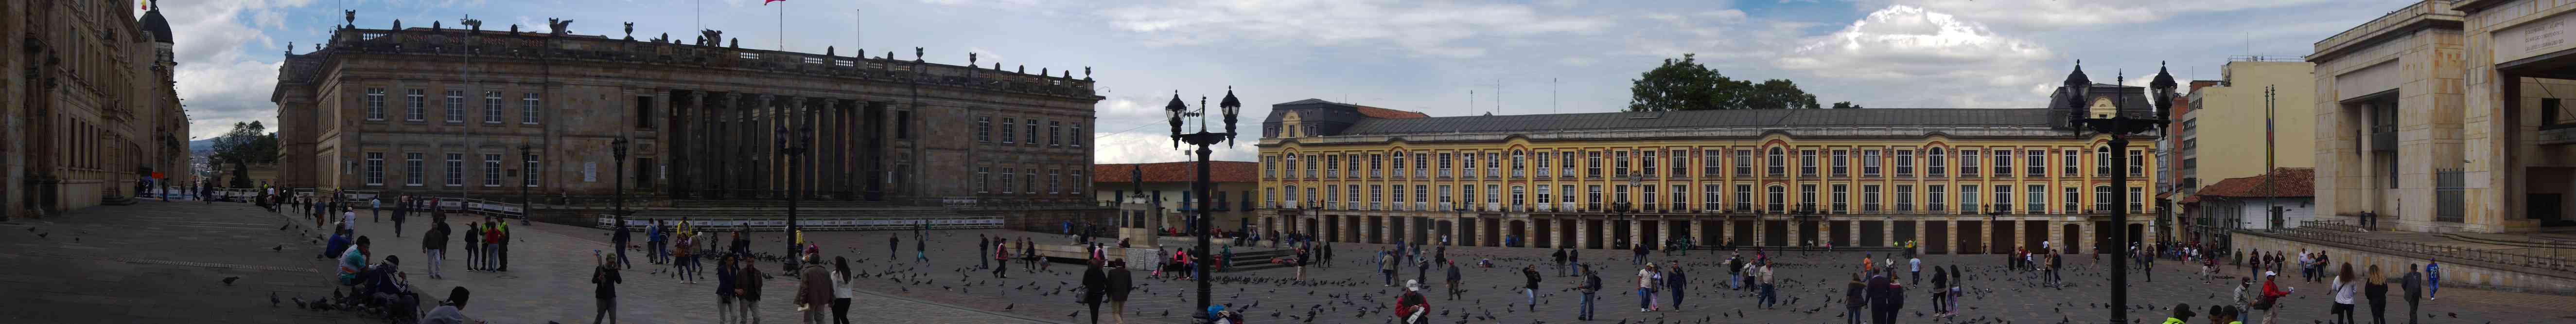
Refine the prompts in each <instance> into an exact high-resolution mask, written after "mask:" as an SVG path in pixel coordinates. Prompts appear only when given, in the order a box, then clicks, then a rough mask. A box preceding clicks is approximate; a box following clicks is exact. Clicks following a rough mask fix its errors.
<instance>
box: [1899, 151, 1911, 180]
mask: <svg viewBox="0 0 2576 324" xmlns="http://www.w3.org/2000/svg"><path fill="white" fill-rule="evenodd" d="M1896 176H1897V177H1913V176H1914V150H1910V149H1897V150H1896Z"/></svg>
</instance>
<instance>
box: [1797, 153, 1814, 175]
mask: <svg viewBox="0 0 2576 324" xmlns="http://www.w3.org/2000/svg"><path fill="white" fill-rule="evenodd" d="M1798 176H1801V177H1810V178H1813V177H1815V176H1816V150H1798Z"/></svg>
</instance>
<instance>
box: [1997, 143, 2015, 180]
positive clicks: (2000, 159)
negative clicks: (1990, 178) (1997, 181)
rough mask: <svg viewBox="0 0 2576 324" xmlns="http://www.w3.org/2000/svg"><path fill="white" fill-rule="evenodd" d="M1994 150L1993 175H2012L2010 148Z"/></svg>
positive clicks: (2011, 153)
mask: <svg viewBox="0 0 2576 324" xmlns="http://www.w3.org/2000/svg"><path fill="white" fill-rule="evenodd" d="M1994 152H1995V176H1997V177H2010V176H2012V175H2013V167H2012V164H2013V151H2012V149H2009V148H2006V149H1996V150H1995V151H1994Z"/></svg>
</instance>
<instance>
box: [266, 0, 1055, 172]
mask: <svg viewBox="0 0 2576 324" xmlns="http://www.w3.org/2000/svg"><path fill="white" fill-rule="evenodd" d="M350 20H352V21H354V20H355V19H354V18H351V19H350ZM558 24H559V25H557V26H554V28H550V30H552V31H551V32H523V31H518V29H520V27H518V26H511V27H509V28H508V29H509V31H499V30H469V29H478V28H471V27H465V26H441V25H436V24H432V25H429V26H420V25H414V26H411V27H404V26H403V25H402V22H400V21H395V22H393V23H392V25H393V27H391V28H384V29H371V28H357V27H349V26H342V27H339V28H335V29H334V30H333V31H332V32H331V37H330V41H329V43H327V44H321V45H316V47H318V49H316V48H302V49H301V50H308V51H309V52H304V53H293V52H290V53H287V54H286V63H285V64H284V66H283V67H281V68H280V69H279V71H278V85H277V88H276V91H275V93H274V94H273V96H272V100H273V101H275V102H276V103H277V105H278V108H279V109H278V119H279V121H280V122H279V124H280V125H279V131H280V137H281V139H282V141H283V142H284V143H283V146H284V148H283V153H282V155H283V157H282V158H281V159H280V161H282V163H283V164H285V166H284V168H283V169H284V170H287V171H288V172H286V174H284V175H281V179H280V181H281V182H283V183H284V185H285V186H288V187H310V188H321V189H346V190H373V191H379V192H383V193H386V194H412V195H441V196H456V195H474V196H476V197H477V198H485V197H484V195H491V196H490V197H489V198H492V199H497V200H504V201H514V200H516V199H517V198H516V195H517V194H518V193H519V192H520V190H523V188H524V189H525V190H531V191H534V192H535V193H534V194H535V195H538V196H543V197H549V198H551V197H557V196H594V197H596V196H606V195H610V194H613V193H615V192H616V190H617V188H616V187H615V184H616V181H615V180H616V179H615V177H616V176H617V175H618V173H617V172H616V165H617V161H616V160H614V158H613V156H612V154H613V151H612V150H613V148H612V145H611V143H612V142H613V141H615V140H618V139H627V140H629V141H631V144H630V146H629V147H630V150H631V151H630V153H628V159H627V160H626V163H625V166H626V168H627V170H628V172H625V174H626V176H627V177H629V178H627V179H626V181H625V184H626V186H627V189H628V192H629V193H630V194H635V195H644V196H652V197H662V198H671V199H683V200H686V199H779V198H783V197H785V195H786V193H787V192H789V191H788V190H789V189H790V188H791V187H790V184H791V182H792V183H793V184H794V185H795V186H799V187H802V188H804V189H805V190H807V192H808V197H809V199H829V200H861V201H884V202H889V203H894V204H943V203H944V204H951V205H955V204H974V203H978V202H994V201H1010V202H1045V201H1057V202H1068V204H1070V203H1069V202H1073V201H1083V202H1087V201H1088V197H1087V192H1089V190H1088V189H1087V187H1085V186H1086V185H1087V184H1089V183H1091V182H1090V181H1087V180H1083V177H1084V176H1085V173H1087V172H1088V171H1089V170H1091V154H1092V151H1091V149H1089V148H1087V144H1089V143H1086V142H1087V140H1088V139H1090V138H1091V136H1090V134H1091V132H1090V130H1089V128H1086V127H1089V126H1090V125H1091V124H1092V105H1093V104H1094V103H1096V102H1098V101H1100V100H1101V99H1102V97H1100V96H1098V95H1095V94H1093V92H1092V81H1091V80H1090V79H1089V78H1088V76H1085V77H1081V78H1076V77H1074V76H1072V73H1071V72H1070V71H1066V72H1064V73H1063V75H1060V76H1051V75H1045V74H1043V73H1039V74H1031V73H1022V72H1021V71H1013V70H1002V69H1001V67H1000V63H994V66H992V67H987V68H979V67H975V66H973V65H971V63H972V62H973V61H974V58H973V56H972V54H969V55H968V57H967V61H968V62H969V63H970V64H969V65H964V66H961V65H946V64H936V63H929V62H926V61H924V60H923V59H922V58H921V55H922V50H921V49H919V48H914V49H913V51H912V53H909V54H911V55H912V56H913V58H911V59H894V58H892V57H893V56H894V55H895V53H893V52H886V53H883V54H884V55H885V56H879V57H858V56H854V55H841V54H838V53H835V52H836V51H835V50H831V49H827V50H825V51H824V53H820V54H815V53H797V52H782V51H771V50H757V49H746V48H739V47H736V46H731V45H728V44H721V43H729V42H728V41H729V40H726V39H723V38H722V35H721V34H720V33H719V32H714V31H709V32H706V33H704V34H703V35H695V36H694V37H697V38H699V40H698V41H681V40H675V39H665V38H655V39H652V40H637V39H635V37H634V35H631V33H632V27H631V25H629V27H628V32H629V33H630V35H627V36H626V37H622V38H612V37H607V36H596V35H580V34H574V33H571V32H569V31H567V29H568V27H569V26H568V25H569V22H563V23H558ZM460 28H462V29H460ZM480 29H498V28H480ZM647 36H648V37H649V35H647ZM665 37H667V36H665ZM683 37H691V36H683ZM854 53H857V52H854ZM1045 71H1046V70H1043V69H1042V70H1041V72H1045ZM1088 73H1089V72H1088V71H1086V72H1085V74H1088ZM800 130H803V131H801V132H800ZM800 138H801V139H810V141H811V144H810V149H809V150H808V151H807V152H806V153H804V154H802V155H787V154H782V153H783V152H786V151H787V150H782V148H785V147H782V144H783V145H785V146H797V145H796V144H795V142H793V141H787V139H800ZM789 159H797V160H796V161H793V163H790V162H791V161H790V160H789ZM995 171H1003V172H1011V173H1016V175H1015V176H1005V177H1000V179H1017V180H1018V181H1014V183H1007V184H1005V183H979V182H974V181H965V180H966V179H991V178H993V177H991V176H990V173H991V172H995ZM989 186H1013V187H1020V190H991V189H989V188H988V187H989ZM1082 205H1086V206H1087V205H1089V204H1082Z"/></svg>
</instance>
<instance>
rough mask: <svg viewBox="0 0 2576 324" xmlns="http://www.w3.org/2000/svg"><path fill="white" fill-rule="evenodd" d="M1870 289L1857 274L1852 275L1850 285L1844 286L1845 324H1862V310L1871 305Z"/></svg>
mask: <svg viewBox="0 0 2576 324" xmlns="http://www.w3.org/2000/svg"><path fill="white" fill-rule="evenodd" d="M1868 289H1869V286H1868V284H1866V283H1863V282H1861V280H1860V274H1857V273H1855V274H1852V275H1851V282H1850V283H1845V284H1843V323H1845V324H1860V323H1861V320H1860V318H1861V316H1860V310H1861V308H1862V307H1864V306H1868V305H1869V302H1868V301H1869V290H1868Z"/></svg>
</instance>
